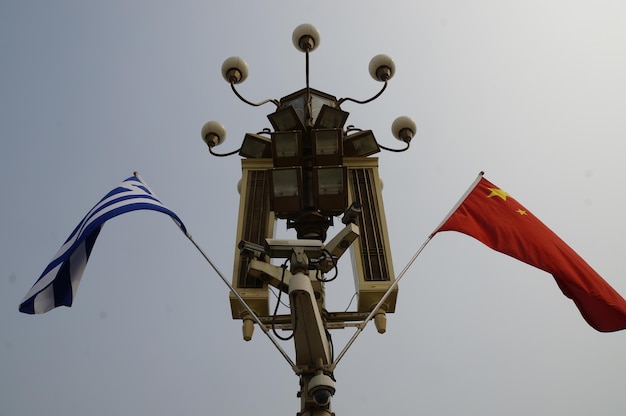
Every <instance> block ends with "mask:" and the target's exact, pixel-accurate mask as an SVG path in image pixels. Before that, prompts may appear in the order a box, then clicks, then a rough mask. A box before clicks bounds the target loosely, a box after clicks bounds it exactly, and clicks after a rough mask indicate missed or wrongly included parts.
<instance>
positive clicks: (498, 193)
mask: <svg viewBox="0 0 626 416" xmlns="http://www.w3.org/2000/svg"><path fill="white" fill-rule="evenodd" d="M489 190H490V191H491V193H490V194H489V195H487V198H491V197H493V196H497V197H500V198H502V200H503V201H506V197H507V196H509V194H507V193H506V192H504V191H503V190H502V189H498V188H489Z"/></svg>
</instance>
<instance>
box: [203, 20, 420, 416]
mask: <svg viewBox="0 0 626 416" xmlns="http://www.w3.org/2000/svg"><path fill="white" fill-rule="evenodd" d="M292 41H293V44H294V46H295V47H296V49H298V50H299V51H301V52H303V53H304V54H305V59H306V67H305V71H306V85H305V88H303V89H301V90H299V91H296V92H294V93H292V94H289V95H287V96H285V97H282V98H281V99H279V100H276V99H267V100H264V101H261V102H257V103H255V102H252V101H249V100H247V99H246V98H244V97H243V96H242V95H241V94H240V93H239V92H238V91H237V88H236V85H238V84H240V83H242V82H243V81H245V80H246V78H247V77H248V73H249V71H248V66H247V64H246V62H245V61H244V60H243V59H242V58H239V57H230V58H228V59H226V60H225V61H224V63H223V65H222V68H221V71H222V76H223V77H224V79H225V80H226V81H227V82H228V83H229V84H230V86H231V89H232V91H233V92H234V94H235V95H236V96H237V97H238V98H239V99H240V100H241V101H243V102H245V103H246V104H249V105H252V106H262V105H265V104H270V103H271V104H274V106H275V107H276V108H275V111H273V112H272V113H270V114H269V115H268V116H267V117H268V120H269V122H270V124H271V126H272V128H273V129H269V128H266V129H263V130H262V131H261V132H258V133H246V134H245V136H244V139H243V142H242V144H241V146H240V147H239V148H238V149H235V150H233V151H230V152H227V153H217V152H215V150H214V148H215V147H216V146H219V145H221V144H222V143H223V142H224V139H225V137H226V129H225V128H224V126H223V125H222V124H221V123H219V122H216V121H210V122H208V123H206V124H205V125H204V127H203V128H202V132H201V134H202V139H203V140H204V141H205V143H206V144H207V146H208V148H209V151H210V153H211V154H212V155H214V156H220V157H222V156H230V155H234V154H239V155H240V156H242V157H243V159H242V161H241V163H242V180H241V182H240V206H239V219H238V225H237V241H240V243H239V245H238V250H237V251H236V252H235V261H234V268H233V287H234V290H236V291H237V296H235V295H234V294H232V293H231V295H230V304H231V312H232V316H233V318H235V319H242V320H243V337H244V339H245V340H250V339H251V337H252V331H253V329H254V322H257V323H258V324H259V325H261V326H264V325H266V324H267V325H271V326H272V328H276V327H280V328H283V329H290V330H292V333H293V336H292V337H293V340H294V343H295V352H296V360H295V364H294V371H295V372H296V374H297V375H299V376H300V385H301V391H300V394H299V396H300V397H301V404H302V408H301V412H300V413H299V415H303V416H304V415H314V414H315V415H328V414H331V412H330V397H331V396H332V395H333V394H334V393H335V386H334V378H333V374H332V371H333V369H334V365H335V363H333V357H332V348H331V347H332V340H331V338H330V332H329V330H331V329H336V328H345V327H347V326H356V325H363V326H364V324H365V323H367V322H366V318H368V317H373V319H374V321H375V324H376V328H377V329H378V332H380V333H383V332H385V331H386V318H385V316H386V313H392V312H394V311H395V304H396V298H397V285H394V280H395V276H394V273H393V266H392V261H391V249H390V246H389V238H388V233H387V225H386V219H385V213H384V206H383V200H382V197H381V189H382V186H381V182H380V178H379V176H378V159H377V158H375V157H371V156H372V155H374V154H376V153H378V152H380V151H381V149H382V150H388V151H392V152H403V151H406V150H408V148H409V146H410V142H411V139H412V138H413V137H414V136H415V133H416V125H415V122H414V121H413V120H411V119H410V118H409V117H399V118H397V119H396V120H395V121H394V122H393V124H392V134H393V136H394V137H395V138H397V139H398V140H400V141H402V142H403V143H404V145H405V146H404V147H402V148H399V149H394V148H389V147H386V146H383V145H381V144H380V143H378V141H377V140H376V138H375V137H374V134H373V132H372V131H371V130H362V129H359V128H356V127H354V126H347V127H344V126H345V124H346V121H347V119H348V116H349V113H348V112H346V111H344V110H343V109H342V108H341V106H342V104H343V103H346V102H353V103H356V104H366V103H369V102H371V101H373V100H375V99H376V98H378V97H379V96H380V95H381V94H382V93H383V92H384V91H385V89H386V88H387V85H388V82H389V80H390V79H391V78H392V77H393V76H394V74H395V71H396V67H395V63H394V61H393V60H392V59H391V58H389V57H388V56H386V55H377V56H375V57H374V58H373V59H372V60H371V61H370V64H369V68H368V69H369V73H370V75H371V76H372V78H374V80H376V81H378V82H381V83H383V85H382V87H381V89H380V90H379V91H378V93H376V94H375V95H374V96H372V97H371V98H368V99H366V100H356V99H354V98H349V97H346V98H340V99H337V98H336V97H335V96H333V95H331V94H328V93H325V92H322V91H318V90H315V89H313V88H311V87H310V85H309V55H310V53H311V52H313V51H314V50H315V49H316V48H317V47H318V46H319V44H320V35H319V32H318V30H317V29H316V28H315V27H314V26H312V25H309V24H304V25H300V26H298V27H297V28H296V29H295V30H294V32H293V36H292ZM342 214H343V218H342V221H341V222H342V223H343V224H344V225H345V227H344V228H343V229H342V230H341V231H340V232H339V233H338V234H336V235H335V236H334V237H333V238H331V239H330V240H329V241H328V242H326V240H327V233H328V230H329V228H330V227H331V226H332V225H333V223H334V218H335V217H337V216H341V215H342ZM278 219H282V220H285V221H286V227H287V228H288V229H289V228H292V229H294V230H295V231H296V234H297V239H296V240H276V239H274V229H275V224H276V221H277V220H278ZM348 248H350V249H351V254H352V257H353V266H354V267H353V269H354V278H355V286H356V291H357V294H358V302H357V306H356V311H340V312H332V311H328V310H326V305H325V299H324V294H325V290H326V288H325V286H326V285H327V284H328V283H329V282H331V281H332V280H334V278H336V274H337V268H336V265H337V261H338V259H339V258H340V257H341V256H342V255H343V253H344V252H345V251H346V250H347V249H348ZM272 258H281V259H285V265H286V264H287V263H289V264H290V267H289V268H288V269H287V267H286V266H285V267H280V266H276V265H273V264H272V263H271V259H272ZM333 270H334V272H335V276H334V277H331V278H327V277H326V276H325V275H326V274H329V273H331V272H332V271H333ZM270 286H272V287H275V288H276V289H278V290H279V291H280V292H279V293H281V292H284V293H286V294H288V295H289V300H290V314H289V315H278V314H277V312H276V311H277V308H275V309H274V312H273V313H271V312H270V307H269V288H270ZM242 302H243V303H245V304H246V305H243V304H242ZM251 314H254V315H255V316H254V317H252V316H251ZM253 318H254V319H253ZM368 319H372V318H368ZM264 330H265V329H264Z"/></svg>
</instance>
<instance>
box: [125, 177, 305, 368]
mask: <svg viewBox="0 0 626 416" xmlns="http://www.w3.org/2000/svg"><path fill="white" fill-rule="evenodd" d="M133 175H134V176H135V177H136V178H137V179H139V182H141V183H142V184H143V185H144V186H145V187H146V188H148V189H150V187H149V186H148V184H147V183H145V182H144V180H143V179H142V178H141V176H139V172H137V171H135V172H133ZM150 192H152V190H151V189H150ZM152 194H154V192H152ZM172 221H174V223H175V224H176V225H177V226H178V228H179V229H180V230H181V231H182V233H183V234H185V236H186V237H187V238H188V239H189V241H191V243H192V244H193V245H194V246H195V247H196V249H197V250H198V251H199V252H200V254H202V257H204V259H205V260H206V261H207V262H208V263H209V265H211V267H212V268H213V270H215V273H217V275H218V276H219V277H220V279H222V281H223V282H224V283H225V284H226V286H228V288H229V289H230V291H231V292H232V294H233V295H235V297H236V298H237V300H238V301H239V302H240V303H241V305H242V306H243V307H244V309H245V310H246V311H247V312H248V313H249V314H250V316H251V318H252V320H253V321H254V322H256V324H257V325H258V326H259V328H261V330H262V331H263V333H264V334H265V335H266V336H267V337H268V338H269V340H270V341H271V342H272V344H274V346H275V347H276V348H277V349H278V352H280V354H281V355H282V356H283V357H284V358H285V360H287V362H288V363H289V365H290V366H291V368H292V369H293V370H294V372H297V366H296V364H295V363H294V362H293V360H292V359H291V358H290V357H289V355H287V353H286V352H285V350H284V349H283V348H282V347H281V346H280V344H278V341H276V339H275V338H274V337H273V336H272V334H270V331H269V328H267V327H266V326H265V325H264V324H263V322H261V319H260V318H259V317H258V316H257V314H256V313H254V311H253V310H252V309H251V308H250V306H248V304H247V303H246V301H245V300H244V299H243V298H242V297H241V295H240V294H239V292H238V291H237V289H235V288H234V287H233V285H232V284H231V283H230V282H229V281H228V279H226V277H224V275H223V274H222V272H221V271H220V270H219V269H218V268H217V266H216V265H215V264H214V263H213V261H211V259H210V258H209V256H208V255H207V254H206V253H205V252H204V250H203V249H202V247H200V246H199V245H198V243H196V241H195V240H194V239H193V237H192V236H191V234H190V233H189V232H188V231H186V230H185V229H184V228H183V227H182V226H181V224H179V223H178V222H177V221H176V220H174V218H172Z"/></svg>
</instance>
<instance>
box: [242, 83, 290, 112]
mask: <svg viewBox="0 0 626 416" xmlns="http://www.w3.org/2000/svg"><path fill="white" fill-rule="evenodd" d="M230 87H231V88H232V90H233V92H234V93H235V95H236V96H237V97H238V98H239V99H240V100H241V101H243V102H244V103H246V104H248V105H251V106H253V107H259V106H262V105H263V104H267V103H273V104H274V105H275V106H276V108H278V107H279V106H280V103H279V102H278V100H275V99H272V98H270V99H267V100H264V101H261V102H258V103H253V102H252V101H248V100H246V99H245V98H243V97H242V96H241V94H239V92H238V91H237V89H236V88H235V83H234V82H232V81H231V82H230Z"/></svg>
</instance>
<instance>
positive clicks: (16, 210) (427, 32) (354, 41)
mask: <svg viewBox="0 0 626 416" xmlns="http://www.w3.org/2000/svg"><path fill="white" fill-rule="evenodd" d="M625 17H626V4H625V3H623V2H620V1H593V2H592V1H551V2H545V1H524V2H521V1H519V2H518V1H495V0H494V1H484V0H479V1H471V2H466V1H439V2H426V1H414V2H400V1H387V2H382V3H381V2H376V1H358V2H357V1H344V2H330V1H318V2H308V3H304V2H290V1H266V2H251V1H244V2H237V3H233V2H225V1H223V2H209V1H179V2H163V1H108V2H80V1H29V2H24V1H14V0H5V1H3V2H1V3H0V55H1V56H2V60H1V63H0V91H1V94H0V97H1V98H0V103H1V107H0V125H1V126H2V132H3V140H2V143H3V151H2V152H0V169H1V171H0V173H1V174H0V184H1V189H2V192H3V194H4V197H3V199H2V215H1V216H0V238H1V239H2V250H1V251H0V253H1V254H0V256H1V257H0V267H1V272H0V329H1V331H0V416H21V415H28V416H32V415H38V414H46V415H51V416H56V415H70V416H71V415H85V414H88V415H92V416H100V415H102V416H104V415H107V416H108V415H110V414H118V415H131V414H150V415H154V416H157V415H172V414H181V415H183V414H184V415H205V414H223V415H233V416H234V415H244V414H256V415H271V414H295V413H296V412H297V411H298V410H299V400H298V399H297V398H296V392H297V391H298V380H297V377H296V376H295V375H293V373H292V371H291V369H290V368H289V366H288V365H286V363H285V362H284V360H283V359H282V357H280V355H279V354H278V353H277V352H276V351H275V350H274V348H273V346H272V345H271V344H270V343H269V341H268V340H267V339H266V338H265V337H264V336H262V334H261V333H259V331H257V333H256V334H255V337H254V338H253V340H252V341H251V342H249V343H245V342H244V341H243V340H242V338H241V329H240V322H239V321H233V320H232V319H231V318H230V310H229V304H228V290H227V288H226V287H225V286H224V285H223V284H222V282H221V281H220V280H219V279H218V277H217V276H216V275H215V273H214V272H213V271H212V270H211V269H210V268H209V266H208V265H207V264H206V263H205V262H204V260H203V259H202V257H201V256H200V255H199V254H198V253H197V252H196V251H195V249H194V248H193V246H192V245H191V244H190V243H189V242H188V241H187V239H186V238H185V237H184V236H183V235H182V234H181V233H180V232H179V230H178V229H177V228H176V226H175V225H174V224H172V222H171V221H170V220H169V219H168V218H167V217H166V216H164V215H162V214H158V213H152V212H136V213H130V214H126V215H124V216H121V217H118V218H116V219H114V220H112V221H111V222H109V223H107V224H106V225H105V227H104V228H103V231H102V233H101V234H100V237H99V239H98V242H97V243H96V245H95V248H94V251H93V254H92V257H91V259H90V261H89V264H88V266H87V270H86V272H85V275H84V277H83V281H82V283H81V287H80V290H79V292H78V296H77V299H76V301H75V303H74V306H73V307H72V308H58V309H55V310H53V311H51V312H49V313H47V314H45V315H42V316H27V315H23V314H20V313H19V312H18V311H17V308H18V305H19V303H20V301H21V300H22V297H23V296H24V294H25V293H26V292H27V291H28V289H29V288H30V287H31V285H32V284H33V283H34V282H35V280H36V279H37V278H38V277H39V275H40V273H41V272H42V271H43V269H44V268H45V266H46V265H47V263H48V261H49V260H50V259H51V258H52V256H53V255H54V254H55V253H56V251H57V250H58V248H59V247H60V245H61V244H62V242H63V241H64V240H65V238H66V237H67V236H68V235H69V233H70V232H71V231H72V229H73V227H74V226H75V225H76V224H77V223H78V221H79V220H80V219H81V218H82V217H83V216H84V215H85V214H86V212H87V211H88V210H89V209H90V208H91V207H92V206H93V204H95V203H96V202H97V201H98V200H99V199H100V198H101V197H102V196H103V195H104V194H105V193H106V192H108V191H109V190H110V189H112V188H113V187H114V186H116V185H117V184H118V183H120V182H121V181H122V180H123V179H125V178H127V177H128V176H130V175H131V174H132V172H133V171H134V170H138V171H139V172H140V173H141V174H142V176H143V178H144V179H145V180H146V181H147V183H148V184H149V185H150V186H151V188H152V189H153V190H154V191H155V192H156V193H157V194H158V195H159V196H160V198H161V200H162V201H163V202H164V203H165V204H166V205H168V206H169V207H170V208H171V209H173V210H174V211H175V212H176V213H177V214H178V215H179V216H180V217H181V218H182V219H183V221H184V222H185V223H186V225H187V227H188V228H189V230H190V232H191V233H192V234H193V235H194V237H195V239H196V240H197V241H198V242H199V243H200V245H202V246H203V248H204V249H205V250H206V251H207V252H208V253H209V255H210V256H211V257H212V258H213V260H214V261H215V262H216V263H217V265H218V267H219V268H220V269H221V270H222V271H223V272H224V273H225V274H227V275H230V272H231V270H232V258H233V252H234V247H235V241H234V240H235V227H236V209H237V204H238V195H237V193H236V189H235V187H236V184H237V181H238V180H239V177H240V173H239V172H240V164H239V160H238V157H231V158H225V159H219V158H214V157H211V156H210V155H209V153H208V151H207V150H206V147H205V146H204V144H203V143H202V141H201V139H200V128H201V127H202V125H203V124H204V122H205V121H207V120H210V119H217V120H220V121H222V122H223V123H224V124H225V126H226V128H227V129H228V132H229V136H228V138H227V140H226V142H225V143H224V145H223V146H222V149H220V150H224V151H226V150H231V149H235V148H236V147H237V146H238V145H239V143H240V141H241V139H242V138H243V135H244V133H246V132H256V131H259V130H261V129H262V128H264V127H269V122H268V121H267V119H266V114H268V113H269V112H271V111H272V108H269V107H261V108H252V107H248V106H246V105H245V104H244V103H242V102H240V101H239V100H238V99H237V98H236V97H235V96H234V95H233V94H232V92H231V91H230V87H229V86H228V84H226V83H225V82H224V81H223V79H222V77H221V75H220V67H221V64H222V62H223V60H224V59H225V58H227V57H229V56H231V55H241V56H243V57H244V58H245V59H246V60H247V62H248V64H249V66H250V76H249V78H248V80H247V81H246V82H245V83H244V84H242V85H241V87H240V91H241V92H242V94H244V95H245V96H246V97H248V98H249V99H251V100H253V101H259V100H262V99H265V98H280V97H282V96H284V95H287V94H289V93H291V92H293V91H296V90H298V89H301V88H303V87H304V56H303V55H302V54H301V53H300V52H298V51H296V50H295V49H294V47H293V46H292V43H291V34H292V31H293V29H294V28H295V27H296V26H297V25H299V24H300V23H305V22H306V23H312V24H314V25H316V26H317V27H318V29H319V30H320V32H321V36H322V42H321V45H320V46H319V48H318V49H317V50H316V51H314V52H313V54H312V55H311V86H312V87H313V88H316V89H319V90H322V91H326V92H329V93H331V94H333V95H336V96H338V97H344V96H350V97H355V98H357V99H364V98H368V97H369V96H371V95H372V94H373V93H375V92H376V91H377V90H378V88H379V87H380V85H379V84H377V83H375V82H374V81H373V80H371V79H370V77H369V75H368V73H367V65H368V63H369V60H370V58H371V57H372V56H374V55H376V54H379V53H387V54H389V55H391V56H392V57H393V58H394V60H395V62H396V65H397V74H396V76H395V77H394V78H393V79H392V80H391V82H390V84H389V87H388V89H387V91H386V92H385V94H383V96H382V97H381V98H379V99H378V100H376V101H374V102H373V103H371V104H368V105H365V106H358V105H356V104H351V103H346V104H345V105H344V106H343V109H344V110H346V111H349V112H350V118H349V120H348V123H349V124H354V125H356V126H357V127H360V128H363V129H372V130H374V132H375V133H376V136H377V138H378V140H379V141H381V142H382V143H383V144H385V145H388V146H396V142H394V141H393V139H392V138H391V134H390V130H389V128H390V125H391V122H392V121H393V120H394V119H395V118H396V117H397V116H399V115H404V114H406V115H409V116H411V117H413V118H414V119H415V120H416V122H417V123H418V129H419V131H418V134H417V137H416V138H415V139H414V141H413V143H412V146H411V150H410V151H409V152H406V153H402V154H391V153H382V154H380V155H379V156H380V165H381V175H382V177H383V180H384V183H385V189H384V198H385V204H386V205H385V209H386V212H387V216H388V223H389V232H390V239H391V245H392V249H393V252H394V266H395V269H396V272H399V271H400V270H401V269H402V268H403V267H404V265H405V264H406V263H407V261H408V260H409V259H410V258H411V256H412V255H413V253H414V252H415V251H416V250H417V248H418V247H419V245H420V244H421V243H422V242H423V241H424V239H425V238H426V237H427V236H428V235H429V234H430V232H432V231H433V229H434V228H435V227H436V226H437V225H438V224H439V222H440V221H441V220H442V218H443V217H444V216H445V215H446V214H447V213H448V211H449V209H450V208H451V207H452V206H453V205H454V203H455V202H456V201H457V200H458V198H459V197H460V196H461V195H462V194H463V192H464V191H465V190H466V188H467V187H468V186H469V184H470V183H471V182H472V181H473V180H474V178H475V176H476V174H477V173H478V172H479V171H481V170H484V171H486V177H487V178H488V179H489V180H490V181H492V182H494V183H495V184H497V185H499V186H500V187H502V188H504V189H505V190H506V191H507V192H508V193H510V194H511V195H513V196H514V197H515V198H516V199H517V200H518V201H519V202H521V203H522V204H524V205H525V206H526V207H527V208H528V209H530V210H531V211H533V213H534V214H535V215H537V216H538V217H539V218H540V219H541V220H542V221H543V222H544V223H546V224H547V225H548V226H549V227H551V228H552V229H553V230H554V231H555V232H556V233H557V234H559V235H560V236H561V237H562V238H563V239H564V240H565V241H566V242H568V243H569V244H570V245H571V246H572V247H573V248H574V249H575V250H576V251H577V252H578V253H579V254H580V255H581V256H582V257H583V258H585V259H586V260H587V261H588V262H589V264H591V265H592V266H593V267H594V268H595V269H596V270H597V271H598V272H599V273H600V274H601V275H602V276H603V277H604V278H605V279H606V280H607V281H608V282H609V283H610V284H611V285H612V286H613V287H614V288H615V289H616V290H617V291H618V292H620V293H621V294H622V295H625V294H626V263H625V262H624V261H623V258H624V255H623V250H624V243H623V241H624V238H625V237H624V236H625V235H626V221H624V216H623V213H624V211H625V210H626V197H625V196H624V194H623V193H622V192H621V191H622V189H623V186H624V181H625V179H626V168H625V167H624V155H625V154H626V148H625V145H624V139H626V117H624V114H626V76H625V74H626V26H625V25H624V19H625ZM342 263H343V264H342ZM348 263H349V261H348V259H342V262H341V263H340V267H341V268H340V272H341V271H345V270H346V269H348V268H349V267H348ZM351 284H352V276H351V275H350V274H349V273H347V272H344V273H343V274H342V275H340V277H339V279H337V282H336V283H334V284H331V285H329V287H328V289H327V292H328V296H329V305H330V307H331V308H334V309H343V308H345V307H346V306H347V304H348V302H349V300H350V297H351V295H352V292H351V290H352V288H351ZM351 334H352V331H351V330H345V331H336V332H334V333H333V335H334V340H335V347H336V349H340V348H341V347H342V346H343V344H344V343H345V341H346V340H347V339H348V338H349V336H350V335H351ZM625 344H626V332H623V331H622V332H617V333H611V334H603V333H599V332H596V331H595V330H593V329H592V328H591V327H589V326H588V325H587V324H586V323H585V321H584V320H583V318H582V317H581V316H580V314H579V312H578V310H577V309H576V308H575V306H574V304H573V303H572V302H571V301H570V300H569V299H567V298H565V297H564V296H563V295H562V294H561V292H560V290H559V289H558V287H557V286H556V284H555V283H554V281H553V279H552V277H551V276H550V275H548V274H546V273H544V272H542V271H539V270H536V269H534V268H532V267H530V266H527V265H525V264H522V263H520V262H517V261H515V260H513V259H510V258H508V257H506V256H504V255H502V254H499V253H496V252H494V251H491V250H489V249H488V248H486V247H485V246H483V245H481V244H480V243H478V242H477V241H475V240H472V239H471V238H469V237H466V236H463V235H461V234H456V233H445V234H441V235H438V236H436V237H435V239H434V240H433V241H432V242H431V243H430V244H429V246H428V247H427V248H426V250H425V251H424V252H423V254H422V255H421V256H420V258H419V259H418V260H417V262H416V263H415V265H414V266H413V267H412V268H411V269H410V270H409V272H408V274H407V276H406V277H405V278H404V280H403V281H402V282H401V285H400V293H399V299H398V307H397V313H395V314H394V315H390V316H389V317H388V332H387V333H386V334H384V335H379V334H377V333H376V331H375V329H374V328H373V326H372V327H368V328H367V329H366V330H365V333H364V334H363V335H362V336H361V337H360V338H359V339H358V340H357V342H356V343H355V345H354V346H353V347H352V349H351V350H350V351H349V352H348V354H347V355H346V356H345V358H344V359H343V360H342V361H341V363H340V364H339V366H338V368H337V370H336V372H335V375H336V377H337V384H336V387H337V393H336V395H335V397H334V399H333V410H334V411H335V412H336V414H337V415H338V416H345V415H355V414H359V415H376V414H436V415H441V416H443V415H459V414H463V415H476V416H479V415H480V416H484V415H510V416H518V415H519V416H522V415H523V416H526V415H528V414H533V415H550V416H553V415H567V416H587V415H609V416H611V415H621V414H623V413H624V408H626V398H625V396H624V392H623V380H624V375H625V374H626V357H625V355H624V345H625ZM285 348H286V349H287V350H288V351H291V349H290V347H289V343H286V345H285Z"/></svg>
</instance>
